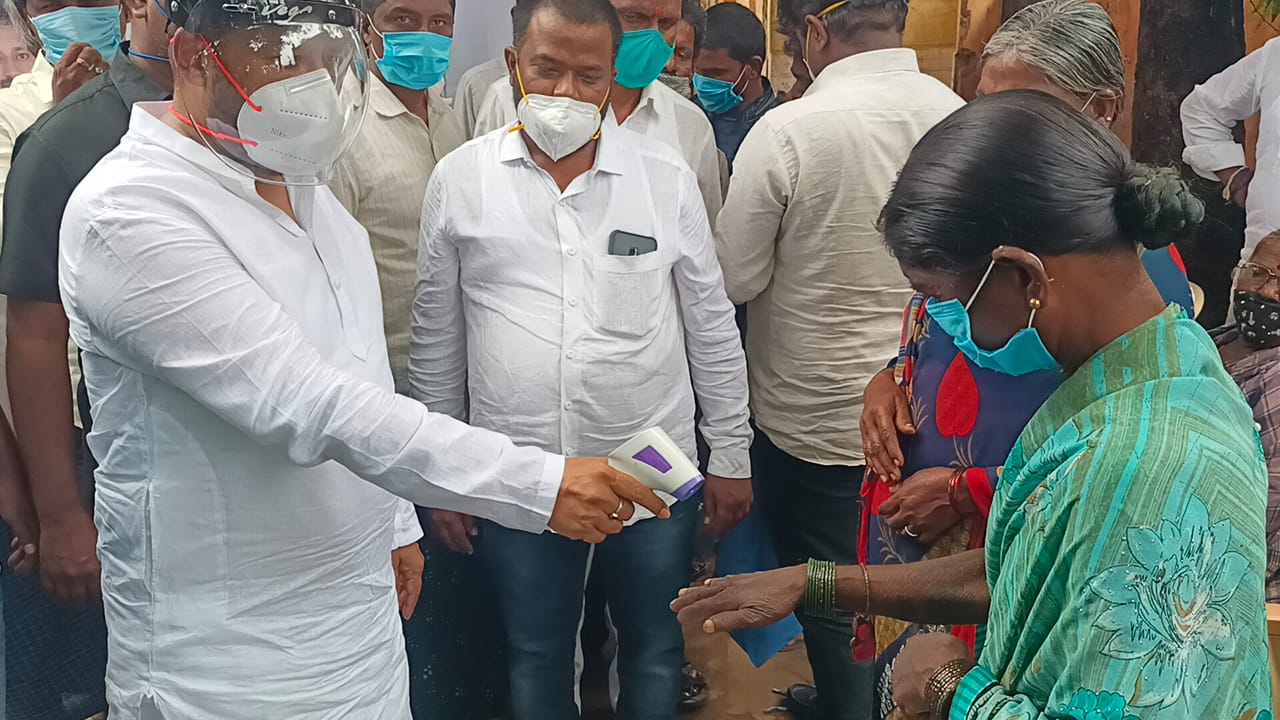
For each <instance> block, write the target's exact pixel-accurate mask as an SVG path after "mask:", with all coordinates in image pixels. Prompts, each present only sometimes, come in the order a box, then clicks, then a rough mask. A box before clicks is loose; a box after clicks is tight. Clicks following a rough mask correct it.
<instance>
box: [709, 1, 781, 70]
mask: <svg viewBox="0 0 1280 720" xmlns="http://www.w3.org/2000/svg"><path fill="white" fill-rule="evenodd" d="M764 43H765V37H764V23H762V22H760V18H758V17H756V14H755V13H753V12H751V11H750V10H748V9H747V8H746V7H745V6H743V5H739V4H737V3H721V4H719V5H712V6H711V9H710V10H707V38H706V40H704V41H703V43H702V47H703V49H705V50H724V51H725V52H727V53H728V54H729V57H731V58H733V59H734V60H736V61H737V62H740V63H742V64H744V65H745V64H747V63H749V62H751V58H757V57H758V58H761V59H764V57H765V52H766V50H765V44H764Z"/></svg>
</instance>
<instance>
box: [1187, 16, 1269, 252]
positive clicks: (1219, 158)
mask: <svg viewBox="0 0 1280 720" xmlns="http://www.w3.org/2000/svg"><path fill="white" fill-rule="evenodd" d="M1259 112H1261V114H1262V124H1261V128H1260V131H1259V132H1258V153H1257V163H1256V166H1255V167H1254V176H1253V182H1252V184H1250V186H1249V199H1248V202H1247V203H1246V208H1245V211H1246V213H1247V215H1246V217H1247V226H1246V227H1245V231H1244V240H1245V242H1244V251H1243V253H1242V254H1241V258H1242V259H1245V260H1248V259H1249V257H1250V256H1252V255H1253V249H1254V248H1255V247H1257V245H1258V241H1260V240H1262V238H1264V237H1266V236H1267V235H1268V234H1270V233H1271V232H1273V231H1275V230H1277V229H1280V39H1276V40H1272V41H1271V42H1269V43H1267V44H1266V45H1263V46H1262V47H1261V48H1259V49H1258V50H1255V51H1254V52H1252V53H1249V54H1248V55H1246V56H1245V57H1244V58H1243V59H1242V60H1240V61H1239V62H1237V63H1236V64H1235V65H1232V66H1231V67H1229V68H1227V69H1226V70H1223V71H1222V72H1220V73H1218V74H1217V75H1214V76H1213V77H1211V78H1209V79H1208V80H1206V81H1205V82H1204V84H1203V85H1197V86H1196V88H1195V90H1192V91H1191V94H1190V95H1188V96H1187V99H1186V100H1184V101H1183V103H1182V136H1183V140H1184V141H1185V142H1186V146H1187V147H1186V149H1185V150H1183V152H1182V159H1183V161H1184V162H1186V163H1187V164H1188V165H1190V166H1191V167H1192V168H1193V169H1194V170H1195V171H1196V172H1197V173H1199V174H1200V175H1202V176H1203V177H1206V178H1208V179H1210V180H1213V181H1215V182H1217V181H1218V176H1217V174H1216V173H1217V171H1219V170H1226V169H1227V168H1234V167H1243V166H1244V165H1245V164H1246V163H1245V153H1244V146H1242V145H1241V144H1240V143H1238V142H1236V140H1235V137H1234V134H1233V132H1234V130H1235V126H1236V125H1237V124H1239V123H1240V122H1241V121H1243V120H1245V119H1246V118H1249V117H1252V116H1253V115H1255V114H1258V113H1259Z"/></svg>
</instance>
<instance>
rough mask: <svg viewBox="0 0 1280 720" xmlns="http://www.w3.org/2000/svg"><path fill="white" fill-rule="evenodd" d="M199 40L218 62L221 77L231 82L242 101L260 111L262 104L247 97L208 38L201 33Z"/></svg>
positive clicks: (247, 94) (255, 110)
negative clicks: (257, 103)
mask: <svg viewBox="0 0 1280 720" xmlns="http://www.w3.org/2000/svg"><path fill="white" fill-rule="evenodd" d="M200 40H201V41H203V42H204V46H205V47H206V48H208V49H209V54H210V55H212V56H213V61H214V62H215V63H217V64H218V69H219V70H221V71H222V75H223V77H225V78H226V79H227V82H229V83H231V87H233V88H235V89H236V92H238V93H240V97H241V98H243V99H244V103H245V104H246V105H248V106H249V107H250V108H252V109H253V111H254V112H262V106H260V105H256V104H254V102H253V101H252V100H250V99H249V93H247V92H245V91H244V88H243V87H241V86H240V83H238V82H236V79H235V78H233V77H231V73H230V72H228V71H227V66H226V65H223V64H222V58H220V57H218V51H217V50H214V49H213V43H211V42H209V39H208V38H206V37H205V36H203V35H201V36H200Z"/></svg>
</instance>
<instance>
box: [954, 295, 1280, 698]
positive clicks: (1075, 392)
mask: <svg viewBox="0 0 1280 720" xmlns="http://www.w3.org/2000/svg"><path fill="white" fill-rule="evenodd" d="M1266 505H1267V471H1266V465H1265V464H1264V462H1263V459H1262V450H1261V446H1260V445H1259V443H1258V438H1257V432H1256V430H1255V426H1254V422H1253V416H1252V413H1251V411H1250V409H1249V407H1248V405H1246V404H1245V401H1244V398H1243V397H1242V396H1241V394H1240V391H1239V389H1237V387H1236V385H1235V383H1234V382H1232V380H1231V378H1230V376H1228V375H1227V373H1226V371H1225V370H1223V368H1222V363H1221V361H1220V360H1219V357H1218V352H1217V350H1216V349H1215V347H1214V345H1213V342H1212V341H1211V340H1210V339H1209V337H1208V335H1207V334H1205V332H1204V331H1203V330H1201V329H1200V327H1199V326H1198V325H1196V324H1195V323H1194V322H1192V321H1190V320H1187V319H1186V318H1185V316H1183V314H1182V311H1181V310H1179V309H1177V308H1174V307H1170V309H1168V310H1166V311H1165V312H1164V313H1162V314H1160V315H1159V316H1157V317H1155V318H1153V319H1152V320H1150V321H1149V322H1147V323H1146V324H1144V325H1142V326H1141V327H1139V328H1138V329H1136V330H1134V331H1133V332H1131V333H1129V334H1127V335H1125V336H1123V337H1121V338H1119V339H1117V340H1116V341H1115V342H1113V343H1111V344H1110V345H1108V346H1107V347H1105V348H1103V349H1102V350H1101V351H1100V352H1098V354H1096V355H1095V356H1094V357H1093V358H1092V359H1090V360H1089V361H1088V362H1087V363H1086V364H1085V365H1084V366H1083V367H1081V368H1080V369H1079V370H1078V371H1077V372H1076V373H1075V374H1074V375H1072V376H1071V377H1070V378H1069V379H1068V380H1067V381H1066V382H1065V383H1064V384H1063V386H1062V387H1061V388H1060V389H1059V390H1058V391H1057V392H1055V393H1054V394H1053V396H1051V397H1050V398H1049V400H1048V402H1046V403H1045V405H1044V407H1043V408H1042V409H1041V410H1040V411H1039V413H1038V414H1037V415H1036V416H1035V417H1034V418H1033V419H1032V420H1031V423H1030V424H1029V425H1028V426H1027V429H1026V430H1025V431H1024V432H1023V434H1022V436H1021V438H1020V439H1019V440H1018V443H1017V444H1016V445H1015V446H1014V449H1013V452H1012V454H1011V455H1010V458H1009V462H1008V464H1007V465H1006V466H1005V472H1004V475H1003V477H1002V481H1001V484H1000V487H999V490H998V492H997V495H996V497H995V501H994V505H993V507H992V512H991V522H990V524H989V530H988V535H987V543H986V565H987V581H988V584H989V585H990V587H991V614H990V621H989V624H988V626H987V629H986V635H985V639H984V641H983V646H982V648H981V651H980V654H979V664H978V667H977V668H975V669H974V670H973V671H972V672H971V673H969V675H968V676H967V677H965V679H964V681H963V682H962V683H961V685H960V688H959V690H958V691H957V693H956V697H955V700H954V702H953V703H952V709H951V720H987V719H989V718H1009V719H1015V718H1017V719H1023V718H1025V719H1026V720H1031V719H1033V718H1073V719H1075V720H1139V719H1142V720H1147V719H1151V720H1155V719H1157V718H1158V719H1159V720H1182V719H1184V718H1185V719H1188V720H1189V719H1191V718H1195V719H1197V720H1199V719H1202V718H1204V719H1208V718H1223V719H1231V720H1271V711H1270V709H1271V678H1270V674H1269V668H1268V664H1267V631H1266V622H1265V607H1264V602H1263V579H1262V576H1263V573H1264V571H1265V569H1266V544H1265V538H1264V514H1265V510H1266Z"/></svg>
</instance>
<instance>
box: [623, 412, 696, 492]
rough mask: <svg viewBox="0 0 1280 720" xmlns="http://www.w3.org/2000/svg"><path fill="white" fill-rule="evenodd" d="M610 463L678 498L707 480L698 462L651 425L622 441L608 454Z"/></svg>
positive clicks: (653, 487)
mask: <svg viewBox="0 0 1280 720" xmlns="http://www.w3.org/2000/svg"><path fill="white" fill-rule="evenodd" d="M609 466H610V467H612V468H613V469H615V470H620V471H622V472H624V473H626V474H628V475H630V476H632V477H634V478H635V479H636V480H639V481H640V484H642V485H644V486H646V487H648V488H650V489H652V490H661V491H662V492H664V493H666V494H668V495H671V496H672V497H674V498H675V499H676V500H687V499H689V498H690V497H692V496H693V495H694V494H696V493H697V492H698V490H700V489H702V483H703V482H704V479H703V477H702V473H700V472H698V468H697V466H695V465H694V464H693V463H692V462H690V461H689V457H688V456H687V455H685V454H684V452H682V451H681V450H680V448H679V447H677V446H676V444H675V441H673V440H672V439H671V437H670V436H669V435H667V433H666V432H664V431H663V430H662V428H660V427H654V428H649V429H648V430H645V431H644V432H642V433H640V434H639V435H636V436H635V437H633V438H631V439H630V440H628V441H627V442H625V443H623V445H622V447H620V448H618V449H617V450H614V451H613V452H612V453H611V454H610V455H609Z"/></svg>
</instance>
